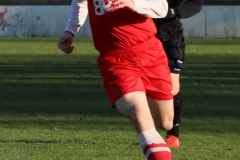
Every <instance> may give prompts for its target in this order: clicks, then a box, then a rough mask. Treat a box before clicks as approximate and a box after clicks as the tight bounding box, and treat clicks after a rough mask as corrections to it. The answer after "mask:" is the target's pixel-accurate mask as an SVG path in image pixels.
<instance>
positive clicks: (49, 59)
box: [0, 38, 240, 160]
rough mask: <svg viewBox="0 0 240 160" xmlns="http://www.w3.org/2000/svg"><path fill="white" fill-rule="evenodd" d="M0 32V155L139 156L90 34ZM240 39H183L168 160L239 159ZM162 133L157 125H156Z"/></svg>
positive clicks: (50, 159) (27, 159)
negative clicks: (176, 134) (176, 120)
mask: <svg viewBox="0 0 240 160" xmlns="http://www.w3.org/2000/svg"><path fill="white" fill-rule="evenodd" d="M57 40H58V38H0V159H1V160H16V159H24V160H74V159H78V160H79V159H80V160H111V159H115V160H144V159H145V158H144V156H143V154H142V153H141V151H140V147H139V142H138V138H137V135H136V133H135V132H134V131H133V128H132V126H131V125H130V124H129V122H128V121H127V120H126V119H125V118H124V117H123V116H122V115H120V114H119V113H118V112H117V111H116V110H115V109H112V108H111V107H110V105H109V102H108V100H107V96H106V95H105V92H104V89H103V87H102V80H101V77H100V75H99V71H98V68H97V65H96V63H95V61H96V58H97V56H98V53H97V52H96V51H95V49H94V47H93V44H92V39H91V38H76V39H75V42H74V45H75V51H74V52H73V53H72V54H71V55H65V54H64V53H62V52H61V51H59V50H58V49H57V46H56V42H57ZM239 44H240V39H187V49H186V63H185V65H184V67H185V69H184V70H183V72H182V75H181V90H182V94H183V98H184V108H183V111H182V125H181V133H180V136H181V147H180V148H179V149H172V153H173V159H174V160H236V159H240V156H239V151H240V145H239V144H240V134H239V133H240V125H239V124H240V118H239V114H240V107H239V106H240V105H239V99H240V45H239ZM160 133H161V135H162V136H165V132H163V131H160Z"/></svg>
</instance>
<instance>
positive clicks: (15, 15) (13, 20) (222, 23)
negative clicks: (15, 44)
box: [0, 5, 240, 37]
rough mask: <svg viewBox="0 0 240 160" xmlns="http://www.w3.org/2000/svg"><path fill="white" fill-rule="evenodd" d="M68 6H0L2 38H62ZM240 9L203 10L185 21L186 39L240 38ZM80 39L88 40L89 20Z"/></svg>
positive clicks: (210, 8) (215, 8) (228, 7)
mask: <svg viewBox="0 0 240 160" xmlns="http://www.w3.org/2000/svg"><path fill="white" fill-rule="evenodd" d="M68 10H69V5H40V6H37V5H26V6H24V5H20V6H13V5H11V6H0V36H10V37H31V36H38V37H39V36H50V37H55V36H61V35H62V33H63V30H64V28H65V23H66V19H67V14H68ZM239 17H240V5H234V6H231V5H229V6H204V7H203V9H202V11H201V12H200V13H199V14H197V15H196V16H194V17H192V18H189V19H184V20H182V22H183V26H184V34H185V36H186V37H240V18H239ZM77 36H84V37H89V36H91V30H90V26H89V23H88V20H87V21H86V23H85V24H84V26H83V27H82V29H81V30H80V32H79V33H78V35H77Z"/></svg>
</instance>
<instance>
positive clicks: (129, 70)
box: [97, 37, 173, 107]
mask: <svg viewBox="0 0 240 160" xmlns="http://www.w3.org/2000/svg"><path fill="white" fill-rule="evenodd" d="M97 64H98V66H99V68H100V72H101V75H102V78H103V82H104V88H105V90H106V92H107V95H108V97H109V100H110V103H111V105H112V106H113V107H114V106H115V105H114V104H115V102H116V101H117V100H118V99H119V98H120V97H122V96H123V95H125V94H127V93H130V92H134V91H143V92H145V93H146V95H147V96H148V97H150V98H153V99H157V100H170V99H172V98H173V94H172V83H171V78H170V71H169V67H168V59H167V57H166V54H165V52H164V50H163V47H162V44H161V42H160V41H159V40H158V39H156V38H155V37H154V38H152V39H150V40H149V41H147V42H144V43H142V44H139V45H137V46H135V47H133V48H130V49H120V50H114V51H111V52H104V53H100V56H99V57H98V59H97Z"/></svg>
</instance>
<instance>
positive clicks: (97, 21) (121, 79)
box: [58, 0, 174, 160]
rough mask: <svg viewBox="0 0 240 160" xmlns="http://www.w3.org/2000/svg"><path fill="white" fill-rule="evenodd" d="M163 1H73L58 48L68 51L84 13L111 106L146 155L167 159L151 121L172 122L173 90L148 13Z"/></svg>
mask: <svg viewBox="0 0 240 160" xmlns="http://www.w3.org/2000/svg"><path fill="white" fill-rule="evenodd" d="M167 10H168V4H167V1H166V0H113V1H110V0H73V1H72V4H71V8H70V13H69V18H68V21H67V26H66V29H65V32H64V35H63V37H61V39H60V40H59V41H58V47H59V48H60V49H61V50H62V51H63V52H65V53H67V54H70V53H71V52H72V51H73V49H74V47H73V46H72V41H73V37H74V36H75V35H76V33H77V32H78V30H79V28H80V27H81V26H82V24H83V23H84V21H85V19H86V15H87V14H88V15H89V22H90V26H91V31H92V36H93V42H94V46H95V48H96V49H97V50H98V51H99V57H98V59H97V64H98V66H99V69H100V73H101V76H102V79H103V82H104V88H105V90H106V93H107V95H108V97H109V101H110V103H111V105H112V106H113V107H116V108H117V110H118V111H119V112H120V113H122V114H123V115H124V116H126V117H127V118H128V119H129V120H130V122H131V123H132V125H133V127H134V129H135V130H136V132H137V133H138V137H139V140H140V146H141V149H142V151H143V153H144V155H145V157H146V158H147V159H148V160H171V159H172V158H171V152H170V149H169V148H168V146H167V145H166V143H165V141H164V140H163V138H162V137H161V136H160V134H159V133H158V132H157V131H156V128H155V126H157V127H159V128H161V129H165V130H169V129H171V128H172V126H173V116H174V115H173V114H174V113H173V94H172V83H171V78H170V71H169V68H168V60H167V57H166V54H165V52H164V50H163V46H162V44H161V42H160V41H159V40H158V39H157V38H156V37H155V34H156V33H157V30H156V27H155V25H154V23H153V20H152V19H151V18H163V17H165V16H166V14H167Z"/></svg>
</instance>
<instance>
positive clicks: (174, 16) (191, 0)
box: [153, 0, 203, 148]
mask: <svg viewBox="0 0 240 160" xmlns="http://www.w3.org/2000/svg"><path fill="white" fill-rule="evenodd" d="M167 1H168V4H169V10H168V14H167V16H166V17H165V18H163V19H153V20H154V23H155V25H156V27H157V30H158V33H157V35H156V37H157V38H158V39H159V40H161V42H162V43H163V47H164V49H165V52H166V54H167V56H168V61H169V68H170V71H171V79H172V85H173V94H174V99H173V101H174V122H173V123H174V124H173V128H172V129H171V130H169V131H167V135H166V143H167V145H168V146H169V147H171V148H178V147H179V142H180V139H179V125H180V123H181V116H180V115H181V109H182V98H181V94H180V71H181V69H183V63H184V61H185V41H184V36H183V27H182V23H181V21H180V19H185V18H189V17H192V16H194V15H196V14H197V13H199V12H200V11H201V9H202V5H203V0H167Z"/></svg>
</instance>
